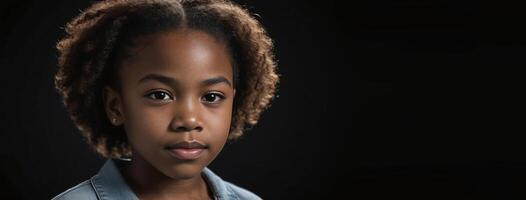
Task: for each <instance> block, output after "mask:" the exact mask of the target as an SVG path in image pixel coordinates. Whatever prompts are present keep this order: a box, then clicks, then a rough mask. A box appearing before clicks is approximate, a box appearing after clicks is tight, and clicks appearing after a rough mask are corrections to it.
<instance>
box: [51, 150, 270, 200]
mask: <svg viewBox="0 0 526 200" xmlns="http://www.w3.org/2000/svg"><path fill="white" fill-rule="evenodd" d="M202 174H203V175H204V176H203V177H204V179H205V181H206V182H207V184H208V185H209V187H210V189H211V190H212V194H213V198H214V199H215V200H245V199H246V200H255V199H261V198H260V197H258V196H257V195H255V194H254V193H252V192H250V191H248V190H245V189H243V188H241V187H238V186H236V185H234V184H232V183H229V182H227V181H224V180H222V179H221V178H220V177H219V176H217V175H216V174H214V173H213V172H212V171H211V170H210V169H208V168H207V167H205V168H203V171H202ZM73 199H75V200H113V199H126V200H138V199H139V198H138V197H137V196H136V195H135V193H133V191H132V190H131V189H130V187H129V186H128V185H127V184H126V182H125V181H124V179H123V177H122V176H121V174H120V172H119V170H118V168H117V166H116V164H115V161H113V160H111V159H108V160H107V161H106V163H105V164H104V166H102V168H101V169H100V171H99V172H98V173H97V174H96V175H95V176H93V177H91V178H90V179H89V180H86V181H84V182H82V183H80V184H78V185H77V186H74V187H72V188H70V189H68V190H66V191H64V192H62V193H61V194H59V195H57V196H56V197H54V198H53V199H52V200H73Z"/></svg>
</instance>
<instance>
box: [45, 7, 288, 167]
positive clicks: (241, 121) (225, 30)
mask: <svg viewBox="0 0 526 200" xmlns="http://www.w3.org/2000/svg"><path fill="white" fill-rule="evenodd" d="M185 27H187V28H192V29H196V30H201V31H204V32H206V33H208V34H210V35H212V36H214V37H215V38H216V39H218V40H220V41H222V42H224V43H225V44H227V47H228V51H229V52H230V56H231V59H232V61H233V62H232V63H233V64H232V65H233V66H232V67H233V71H234V85H235V87H236V91H237V92H236V96H235V99H234V110H233V113H232V124H231V128H230V133H229V139H231V140H232V139H237V138H239V137H240V136H241V135H242V134H243V131H244V130H246V128H247V127H250V126H253V125H255V124H256V123H257V121H258V119H259V116H260V114H261V112H262V111H263V110H265V109H266V108H267V107H268V106H269V103H270V101H271V100H272V99H273V98H274V93H275V90H276V87H277V83H278V79H279V77H278V75H277V74H276V71H275V68H276V63H275V60H274V55H273V53H272V48H273V44H272V40H271V39H270V38H269V36H268V35H267V33H266V31H265V30H264V28H263V27H262V26H261V25H260V24H259V23H258V21H257V20H256V19H254V18H253V17H252V16H251V15H250V14H249V12H248V11H247V10H245V9H244V8H242V7H241V6H239V5H237V4H235V3H232V2H230V1H227V0H108V1H102V2H98V3H94V4H93V5H92V6H90V7H89V8H88V9H87V10H85V11H83V12H81V14H80V15H79V16H77V17H76V18H74V19H73V20H72V21H71V22H69V23H68V24H67V26H66V28H65V29H66V32H67V34H66V36H65V37H64V38H62V39H61V40H60V41H59V42H58V43H57V49H58V52H59V58H58V66H59V69H58V71H57V73H56V75H55V86H56V88H57V90H58V91H59V92H60V93H61V94H62V96H63V101H64V105H65V106H66V108H67V109H68V111H69V114H70V116H71V118H72V120H73V121H74V123H75V124H76V125H77V127H78V128H79V130H80V131H81V133H82V134H83V136H84V137H85V138H86V140H87V142H88V144H89V145H90V146H91V147H92V148H93V149H94V150H95V151H96V152H98V153H99V154H101V155H102V156H104V157H108V158H119V157H128V156H130V155H131V150H130V146H129V144H128V141H127V137H126V134H125V132H124V129H123V127H122V126H119V127H116V126H113V125H112V124H111V123H110V122H109V120H108V118H107V116H106V113H105V110H104V106H103V99H102V88H103V87H104V86H106V85H109V86H112V87H114V88H116V89H117V90H119V88H120V86H119V81H117V80H116V79H117V78H116V75H115V74H116V71H117V69H118V68H119V67H120V64H121V61H122V60H123V59H124V58H125V57H126V56H128V52H127V51H128V49H129V48H130V47H132V45H133V42H132V40H133V39H134V38H137V37H138V36H142V35H148V34H154V33H158V32H162V31H168V30H169V29H177V28H185Z"/></svg>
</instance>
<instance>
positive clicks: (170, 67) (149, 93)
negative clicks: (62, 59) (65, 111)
mask: <svg viewBox="0 0 526 200" xmlns="http://www.w3.org/2000/svg"><path fill="white" fill-rule="evenodd" d="M135 44H136V46H135V47H134V48H132V49H129V50H130V52H131V57H129V58H126V59H125V60H124V61H123V62H122V66H121V67H120V70H119V71H118V73H117V74H118V78H119V80H120V83H121V86H122V87H121V90H120V91H118V90H115V89H113V88H112V87H110V86H106V87H104V90H103V98H104V103H105V109H106V113H107V115H108V117H109V118H110V121H112V119H113V118H115V120H114V121H112V123H113V125H116V126H124V129H125V131H126V134H127V137H128V141H129V143H130V145H131V147H132V152H133V155H132V162H131V163H130V164H129V165H126V166H124V167H122V169H121V172H122V174H123V176H124V177H125V179H126V181H127V182H128V184H129V185H130V186H131V188H132V190H134V192H135V193H136V194H137V196H138V197H139V198H140V199H168V198H171V199H208V198H209V195H210V191H209V189H207V185H206V182H205V181H204V179H203V177H202V176H201V171H202V169H203V168H204V167H206V166H207V165H208V164H210V162H212V161H213V160H214V158H215V157H216V156H217V155H218V154H219V152H220V151H221V149H222V148H223V146H224V144H225V142H226V141H227V137H228V133H229V128H230V123H231V117H232V106H233V100H234V95H235V89H234V85H232V84H233V80H232V79H233V75H232V67H231V62H230V55H229V53H228V51H227V48H226V45H225V44H224V43H222V42H220V41H218V40H216V39H215V38H213V37H212V36H211V35H209V34H207V33H205V32H202V31H199V30H193V29H176V30H170V31H166V32H161V33H156V34H153V35H148V36H142V37H139V38H136V40H135ZM152 74H155V75H157V76H150V79H144V80H142V81H141V79H143V78H144V77H145V76H147V75H152ZM159 76H163V77H164V78H159ZM206 80H208V81H206ZM192 140H197V141H200V142H202V143H203V144H205V145H206V146H207V148H206V149H205V150H204V151H203V153H202V154H201V156H200V157H199V158H198V159H196V160H180V159H177V158H175V157H174V156H173V155H171V154H170V151H168V150H167V149H166V148H165V146H166V145H169V144H174V143H176V142H181V141H192Z"/></svg>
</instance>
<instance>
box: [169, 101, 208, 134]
mask: <svg viewBox="0 0 526 200" xmlns="http://www.w3.org/2000/svg"><path fill="white" fill-rule="evenodd" d="M176 104H177V105H176V109H175V115H174V118H173V120H172V123H171V129H172V130H173V131H175V132H191V131H197V132H200V131H202V130H203V126H202V121H201V117H200V115H199V108H198V106H196V104H195V103H194V102H192V101H184V102H179V103H176Z"/></svg>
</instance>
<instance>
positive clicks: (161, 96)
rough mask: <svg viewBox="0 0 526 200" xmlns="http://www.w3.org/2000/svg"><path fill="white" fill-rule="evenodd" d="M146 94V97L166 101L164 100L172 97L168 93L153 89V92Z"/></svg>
mask: <svg viewBox="0 0 526 200" xmlns="http://www.w3.org/2000/svg"><path fill="white" fill-rule="evenodd" d="M147 96H148V98H150V99H154V100H163V101H166V100H171V99H172V97H171V96H170V94H168V93H166V92H163V91H155V92H152V93H150V94H148V95H147Z"/></svg>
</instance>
